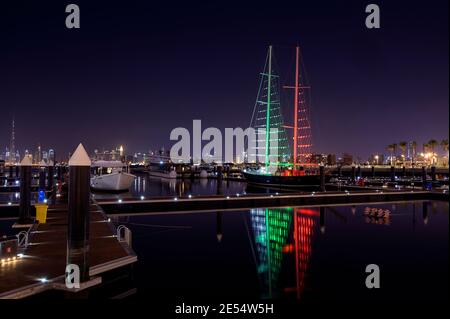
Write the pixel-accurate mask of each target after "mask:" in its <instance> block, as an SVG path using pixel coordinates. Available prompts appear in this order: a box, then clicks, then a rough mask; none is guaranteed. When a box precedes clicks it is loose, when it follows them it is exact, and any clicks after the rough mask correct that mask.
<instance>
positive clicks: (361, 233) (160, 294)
mask: <svg viewBox="0 0 450 319" xmlns="http://www.w3.org/2000/svg"><path fill="white" fill-rule="evenodd" d="M244 192H247V193H252V192H267V190H265V189H251V188H248V187H247V186H246V183H244V182H235V181H230V182H227V181H223V182H222V183H220V184H219V187H218V184H217V180H194V181H190V180H184V181H181V180H164V179H160V178H153V177H148V176H145V175H138V178H137V179H136V181H135V183H134V185H133V188H132V189H131V190H130V192H127V193H120V194H106V193H95V194H94V196H95V198H97V199H102V198H129V197H138V196H145V197H148V198H149V197H158V196H183V195H188V194H191V195H193V196H195V195H211V194H218V193H219V194H223V195H227V194H229V195H233V194H236V193H244ZM7 196H9V197H8V200H11V201H15V199H16V195H15V194H8V195H7ZM375 208H376V209H382V210H384V211H386V210H389V211H390V213H391V215H390V217H389V218H374V217H368V216H366V214H365V213H364V212H365V211H368V210H370V209H375ZM448 214H449V203H448V202H440V201H414V202H398V203H376V204H375V203H367V204H360V205H355V206H332V207H330V206H327V207H301V208H295V207H290V208H276V209H266V208H260V209H250V210H240V211H211V212H201V213H200V212H199V213H177V214H151V215H150V214H149V215H134V216H120V217H119V216H111V219H112V221H113V222H114V223H115V224H116V226H117V225H120V224H123V225H126V226H127V227H128V228H130V229H131V231H132V234H133V243H132V246H133V249H134V250H135V252H136V254H137V255H138V262H137V263H136V264H135V265H134V267H133V269H132V271H131V276H126V277H124V278H123V279H121V280H117V278H116V277H114V276H113V278H114V282H112V283H110V284H106V282H107V281H106V280H105V284H104V285H102V286H101V287H100V288H95V289H93V290H91V291H90V292H89V295H90V296H91V297H92V298H106V297H112V296H118V295H121V294H122V293H124V292H127V293H126V294H125V295H128V294H129V296H128V297H127V298H129V299H137V298H139V299H140V298H143V297H145V298H146V297H147V296H150V297H155V298H168V299H170V300H175V299H176V300H180V299H185V298H196V297H199V298H215V299H217V298H228V297H229V298H240V297H241V298H249V297H250V298H258V299H259V298H276V299H281V300H284V299H292V300H295V299H299V300H306V301H307V300H318V299H323V298H325V299H373V298H375V299H411V298H412V299H422V298H425V299H433V300H436V299H443V298H444V299H445V298H448V266H449V256H448V248H449V247H448V246H449V245H448V240H449V235H448V223H449V219H448ZM13 222H14V221H13V220H0V233H2V234H11V231H12V230H11V225H12V223H13ZM369 264H377V265H378V266H379V267H380V271H381V289H378V290H369V289H367V288H366V286H365V279H366V276H367V274H366V273H365V268H366V266H367V265H369ZM48 295H52V296H54V297H56V296H61V293H60V292H54V291H50V292H47V293H44V294H43V295H42V296H39V297H38V298H40V297H45V296H48Z"/></svg>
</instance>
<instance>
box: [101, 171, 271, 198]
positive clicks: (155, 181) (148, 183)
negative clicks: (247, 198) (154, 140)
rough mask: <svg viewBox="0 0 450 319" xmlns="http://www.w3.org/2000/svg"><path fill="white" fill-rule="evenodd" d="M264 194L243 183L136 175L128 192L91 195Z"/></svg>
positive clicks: (130, 196) (103, 196)
mask: <svg viewBox="0 0 450 319" xmlns="http://www.w3.org/2000/svg"><path fill="white" fill-rule="evenodd" d="M247 191H249V192H266V190H265V189H256V188H254V189H252V188H250V189H249V188H248V187H247V183H245V182H244V181H242V182H239V181H226V180H222V181H221V182H218V181H217V180H216V179H194V180H190V179H184V180H181V179H164V178H159V177H152V176H147V175H137V176H136V179H135V180H134V183H133V185H132V187H131V189H130V191H129V192H125V193H118V194H110V193H102V192H96V193H93V195H94V198H95V199H99V200H101V199H111V198H114V199H119V198H121V199H125V198H137V197H140V196H144V197H145V198H149V197H161V196H187V195H192V196H196V195H235V194H237V193H243V192H247Z"/></svg>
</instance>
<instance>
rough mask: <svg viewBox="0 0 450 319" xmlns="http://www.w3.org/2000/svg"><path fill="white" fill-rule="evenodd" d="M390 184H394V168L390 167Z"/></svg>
mask: <svg viewBox="0 0 450 319" xmlns="http://www.w3.org/2000/svg"><path fill="white" fill-rule="evenodd" d="M391 182H395V167H394V166H391Z"/></svg>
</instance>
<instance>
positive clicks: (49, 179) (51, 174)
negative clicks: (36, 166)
mask: <svg viewBox="0 0 450 319" xmlns="http://www.w3.org/2000/svg"><path fill="white" fill-rule="evenodd" d="M54 168H55V166H54V163H53V162H52V161H50V162H49V163H48V166H47V189H48V190H52V189H53V178H54Z"/></svg>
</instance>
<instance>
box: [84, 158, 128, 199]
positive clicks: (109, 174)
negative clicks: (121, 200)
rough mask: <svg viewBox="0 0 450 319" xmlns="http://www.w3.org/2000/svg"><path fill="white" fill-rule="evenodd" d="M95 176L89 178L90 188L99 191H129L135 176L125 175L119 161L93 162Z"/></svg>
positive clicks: (124, 170)
mask: <svg viewBox="0 0 450 319" xmlns="http://www.w3.org/2000/svg"><path fill="white" fill-rule="evenodd" d="M92 167H93V168H95V174H94V175H93V176H92V177H91V187H92V188H93V189H95V190H101V191H116V192H117V191H126V190H128V189H130V187H131V184H132V183H133V181H134V178H135V176H134V175H132V174H129V173H127V171H126V165H125V164H124V163H122V162H121V161H95V162H93V163H92Z"/></svg>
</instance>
